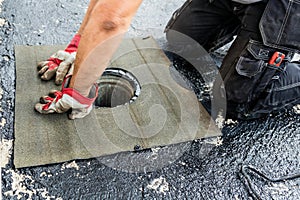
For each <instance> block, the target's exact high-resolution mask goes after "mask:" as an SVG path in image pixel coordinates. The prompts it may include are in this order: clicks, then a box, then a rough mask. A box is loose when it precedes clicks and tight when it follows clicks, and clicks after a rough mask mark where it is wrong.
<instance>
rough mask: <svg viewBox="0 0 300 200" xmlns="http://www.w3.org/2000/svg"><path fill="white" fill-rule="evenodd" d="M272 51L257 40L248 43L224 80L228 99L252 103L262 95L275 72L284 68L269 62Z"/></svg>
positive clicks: (239, 102)
mask: <svg viewBox="0 0 300 200" xmlns="http://www.w3.org/2000/svg"><path fill="white" fill-rule="evenodd" d="M272 51H274V49H268V48H267V47H265V46H264V45H262V44H260V43H259V42H256V41H253V40H251V41H250V42H249V43H248V45H247V47H246V49H244V51H243V53H242V55H241V56H240V57H239V58H238V60H237V62H235V64H234V65H235V66H232V67H231V69H232V70H231V71H230V72H229V74H227V75H226V77H227V78H225V80H224V82H225V88H226V94H227V100H228V101H232V102H235V103H238V104H252V103H253V102H255V101H256V100H257V99H258V98H259V97H260V95H261V93H262V92H263V91H264V90H265V88H266V87H267V86H268V84H269V82H270V80H271V79H272V77H273V76H274V75H275V73H276V72H278V71H282V70H283V68H284V66H283V65H282V66H279V67H276V66H272V65H269V64H268V60H269V55H271V54H272V53H273V52H272Z"/></svg>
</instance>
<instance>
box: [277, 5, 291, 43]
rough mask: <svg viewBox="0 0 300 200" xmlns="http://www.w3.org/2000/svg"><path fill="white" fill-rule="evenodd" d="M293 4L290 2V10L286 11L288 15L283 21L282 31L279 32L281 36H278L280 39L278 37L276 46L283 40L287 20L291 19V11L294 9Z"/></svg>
mask: <svg viewBox="0 0 300 200" xmlns="http://www.w3.org/2000/svg"><path fill="white" fill-rule="evenodd" d="M292 4H293V2H292V1H289V5H288V8H287V11H286V15H285V16H284V19H283V24H282V26H281V28H280V31H279V34H278V37H277V40H276V44H279V43H280V40H281V38H282V34H283V31H284V28H285V26H286V23H287V19H288V18H289V16H290V11H291V9H292Z"/></svg>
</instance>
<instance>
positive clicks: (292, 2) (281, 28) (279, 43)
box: [259, 0, 300, 50]
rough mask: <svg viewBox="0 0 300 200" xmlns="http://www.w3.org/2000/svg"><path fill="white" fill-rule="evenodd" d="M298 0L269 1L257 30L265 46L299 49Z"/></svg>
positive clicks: (299, 19)
mask: <svg viewBox="0 0 300 200" xmlns="http://www.w3.org/2000/svg"><path fill="white" fill-rule="evenodd" d="M299 13H300V0H269V2H268V4H267V6H266V9H265V11H264V13H263V16H262V18H261V20H260V24H259V28H260V31H261V35H262V38H263V42H264V44H265V45H267V46H271V47H274V48H280V49H287V50H293V49H299V48H300V37H299V36H300V35H299V33H300V15H299Z"/></svg>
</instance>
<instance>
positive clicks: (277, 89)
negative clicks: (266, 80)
mask: <svg viewBox="0 0 300 200" xmlns="http://www.w3.org/2000/svg"><path fill="white" fill-rule="evenodd" d="M299 86H300V82H298V83H294V84H290V85H286V86H283V87H279V88H276V89H273V90H268V91H267V92H269V93H271V92H273V91H274V92H279V91H283V90H288V89H292V88H295V87H299Z"/></svg>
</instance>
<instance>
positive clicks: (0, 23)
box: [0, 18, 6, 26]
mask: <svg viewBox="0 0 300 200" xmlns="http://www.w3.org/2000/svg"><path fill="white" fill-rule="evenodd" d="M5 22H6V20H5V19H3V18H0V26H4V24H5Z"/></svg>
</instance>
